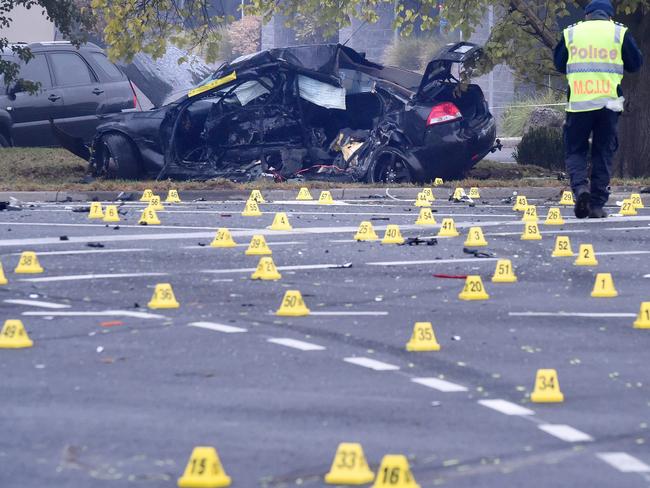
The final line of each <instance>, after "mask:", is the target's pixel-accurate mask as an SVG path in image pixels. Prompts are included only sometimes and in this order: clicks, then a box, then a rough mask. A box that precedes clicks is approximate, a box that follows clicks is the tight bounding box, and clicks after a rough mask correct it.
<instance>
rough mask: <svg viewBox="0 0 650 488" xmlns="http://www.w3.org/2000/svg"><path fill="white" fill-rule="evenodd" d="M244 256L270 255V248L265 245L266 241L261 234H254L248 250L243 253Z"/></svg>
mask: <svg viewBox="0 0 650 488" xmlns="http://www.w3.org/2000/svg"><path fill="white" fill-rule="evenodd" d="M244 254H246V256H268V255H270V254H272V251H271V248H269V246H268V245H267V244H266V239H264V236H263V235H262V234H256V235H254V236H253V237H251V242H250V243H249V244H248V249H246V251H244Z"/></svg>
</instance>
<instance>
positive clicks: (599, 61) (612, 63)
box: [564, 20, 627, 112]
mask: <svg viewBox="0 0 650 488" xmlns="http://www.w3.org/2000/svg"><path fill="white" fill-rule="evenodd" d="M626 31H627V27H625V26H624V25H622V24H618V23H616V22H613V21H611V20H589V21H586V22H579V23H577V24H574V25H572V26H569V27H567V28H566V29H564V42H565V44H566V48H567V51H569V60H568V62H567V65H566V72H567V81H568V83H569V89H570V91H571V95H570V96H569V104H568V106H567V109H566V110H567V112H588V111H590V110H600V109H601V108H604V107H605V106H606V105H607V102H608V101H610V100H616V99H617V98H618V92H617V88H618V86H619V85H620V84H621V81H622V80H623V57H622V51H623V37H624V36H625V32H626Z"/></svg>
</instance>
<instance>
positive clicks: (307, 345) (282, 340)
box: [266, 337, 325, 351]
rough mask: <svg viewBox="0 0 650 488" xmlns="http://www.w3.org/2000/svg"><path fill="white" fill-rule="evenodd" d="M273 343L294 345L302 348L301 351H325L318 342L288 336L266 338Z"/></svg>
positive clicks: (295, 347) (287, 345)
mask: <svg viewBox="0 0 650 488" xmlns="http://www.w3.org/2000/svg"><path fill="white" fill-rule="evenodd" d="M266 341H267V342H271V343H273V344H279V345H280V346H286V347H293V348H294V349H300V350H301V351H323V350H325V348H324V347H323V346H319V345H318V344H312V343H311V342H305V341H298V340H296V339H290V338H288V337H272V338H270V339H267V340H266Z"/></svg>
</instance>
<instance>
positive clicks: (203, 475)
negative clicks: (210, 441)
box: [178, 446, 231, 488]
mask: <svg viewBox="0 0 650 488" xmlns="http://www.w3.org/2000/svg"><path fill="white" fill-rule="evenodd" d="M230 483H231V479H230V477H229V476H228V475H227V474H226V472H225V471H224V469H223V466H222V465H221V461H220V460H219V455H218V454H217V450H216V449H215V448H214V447H210V446H198V447H195V448H194V449H193V450H192V455H191V456H190V460H189V462H188V463H187V466H186V467H185V472H184V473H183V476H181V477H180V478H178V486H179V487H180V488H221V487H225V486H230Z"/></svg>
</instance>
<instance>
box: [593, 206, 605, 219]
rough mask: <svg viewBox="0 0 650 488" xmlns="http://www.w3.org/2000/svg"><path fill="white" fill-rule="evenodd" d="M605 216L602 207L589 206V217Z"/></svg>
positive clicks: (602, 217)
mask: <svg viewBox="0 0 650 488" xmlns="http://www.w3.org/2000/svg"><path fill="white" fill-rule="evenodd" d="M605 217H607V212H605V209H604V208H603V207H591V210H590V211H589V218H590V219H604V218H605Z"/></svg>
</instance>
